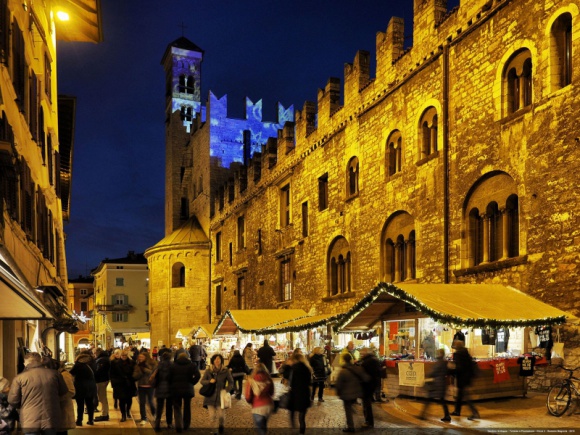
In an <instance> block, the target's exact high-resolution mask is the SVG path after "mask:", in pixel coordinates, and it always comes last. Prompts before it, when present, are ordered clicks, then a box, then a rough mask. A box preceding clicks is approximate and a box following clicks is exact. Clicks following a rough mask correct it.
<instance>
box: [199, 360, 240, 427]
mask: <svg viewBox="0 0 580 435" xmlns="http://www.w3.org/2000/svg"><path fill="white" fill-rule="evenodd" d="M223 363H224V361H223V358H222V356H221V355H220V354H215V355H213V356H212V357H211V360H210V366H209V367H208V368H207V370H206V371H205V373H204V374H203V378H202V379H201V384H202V385H207V384H214V383H215V389H214V391H213V394H212V395H211V396H207V397H205V398H204V399H203V406H204V408H207V410H208V412H209V419H210V421H212V422H215V419H216V417H217V419H218V424H219V426H218V433H220V434H221V433H223V432H224V422H225V414H226V411H225V409H223V408H222V406H221V394H222V391H226V392H228V393H229V392H230V390H232V389H233V388H234V379H233V378H232V374H231V373H230V371H229V370H228V369H227V368H226V367H224V365H223Z"/></svg>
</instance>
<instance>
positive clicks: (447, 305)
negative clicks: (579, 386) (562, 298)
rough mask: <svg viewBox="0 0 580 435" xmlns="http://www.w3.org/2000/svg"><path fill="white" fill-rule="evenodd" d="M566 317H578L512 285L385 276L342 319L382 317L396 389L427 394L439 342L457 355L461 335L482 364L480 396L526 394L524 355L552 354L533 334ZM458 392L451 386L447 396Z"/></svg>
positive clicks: (349, 323)
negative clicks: (407, 280) (428, 281)
mask: <svg viewBox="0 0 580 435" xmlns="http://www.w3.org/2000/svg"><path fill="white" fill-rule="evenodd" d="M566 321H568V322H570V321H578V319H576V318H575V317H574V316H572V315H570V314H568V313H565V312H563V311H561V310H559V309H557V308H555V307H552V306H550V305H547V304H545V303H543V302H541V301H538V300H537V299H534V298H532V297H530V296H528V295H526V294H524V293H522V292H520V291H518V290H516V289H514V288H512V287H507V286H502V285H495V284H405V283H401V284H397V286H395V285H393V284H385V283H380V284H379V285H378V286H377V287H375V288H374V289H373V290H372V291H371V292H369V293H368V294H367V295H366V296H365V297H364V298H363V299H361V300H360V301H359V302H358V303H357V304H355V305H354V306H353V308H352V309H351V310H349V311H348V312H346V313H345V314H344V317H343V318H342V320H341V321H340V322H339V323H338V325H337V326H338V329H339V330H342V331H349V330H351V331H361V330H372V329H373V328H376V327H377V325H380V328H381V330H382V331H384V334H383V337H382V343H381V351H382V353H383V354H384V355H385V356H386V357H387V358H388V359H387V362H386V363H387V374H388V378H387V388H388V391H389V394H390V395H399V394H402V395H409V396H419V397H426V391H425V390H424V389H423V388H422V386H423V383H424V378H425V375H426V374H427V373H429V371H430V368H431V365H432V364H434V363H433V357H434V354H435V350H436V349H444V350H445V352H446V355H447V357H448V358H451V353H452V343H453V341H454V340H456V339H461V340H462V341H464V342H465V346H466V347H467V348H468V349H469V351H470V353H471V355H472V356H473V357H474V358H475V359H476V360H477V363H478V366H479V368H480V369H481V370H480V373H481V374H480V376H478V377H477V378H476V379H475V381H474V383H473V385H472V387H471V393H472V394H471V395H472V398H474V399H483V398H495V397H502V396H515V395H525V392H526V385H527V384H526V382H525V379H524V378H523V377H521V376H520V370H521V365H520V364H522V361H523V360H524V358H533V359H534V363H535V365H541V364H546V363H547V358H546V357H547V356H549V354H548V353H547V352H540V350H541V349H540V348H541V347H542V342H541V341H540V342H539V343H533V341H535V340H541V337H542V336H543V337H544V338H545V337H546V336H545V334H546V332H547V333H548V335H549V331H550V330H551V328H552V327H555V325H559V324H562V323H564V322H566ZM536 334H537V335H536ZM538 337H540V338H538ZM546 343H547V342H546ZM538 345H539V346H538ZM544 349H545V350H546V349H547V347H544ZM534 350H535V351H538V352H537V354H536V353H535V352H534ZM544 353H545V356H543V357H542V355H541V354H544ZM526 361H527V360H526ZM454 393H455V391H454V388H449V389H448V397H447V399H449V400H452V398H453V395H454Z"/></svg>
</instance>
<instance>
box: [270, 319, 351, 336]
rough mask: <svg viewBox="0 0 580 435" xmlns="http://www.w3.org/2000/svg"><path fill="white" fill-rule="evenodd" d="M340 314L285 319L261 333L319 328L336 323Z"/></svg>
mask: <svg viewBox="0 0 580 435" xmlns="http://www.w3.org/2000/svg"><path fill="white" fill-rule="evenodd" d="M342 316H343V315H342V314H318V315H315V316H307V317H302V318H300V319H292V320H287V321H285V322H281V323H278V324H276V325H272V326H270V327H267V328H265V329H264V330H263V331H262V334H278V333H284V332H299V331H305V330H307V329H313V328H319V327H321V326H326V325H329V324H333V323H336V322H337V321H339V320H340V319H342Z"/></svg>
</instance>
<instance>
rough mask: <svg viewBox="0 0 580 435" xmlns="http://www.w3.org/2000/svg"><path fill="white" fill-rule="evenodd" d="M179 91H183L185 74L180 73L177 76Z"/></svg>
mask: <svg viewBox="0 0 580 435" xmlns="http://www.w3.org/2000/svg"><path fill="white" fill-rule="evenodd" d="M178 90H179V92H180V93H183V92H185V74H181V75H180V76H179V89H178Z"/></svg>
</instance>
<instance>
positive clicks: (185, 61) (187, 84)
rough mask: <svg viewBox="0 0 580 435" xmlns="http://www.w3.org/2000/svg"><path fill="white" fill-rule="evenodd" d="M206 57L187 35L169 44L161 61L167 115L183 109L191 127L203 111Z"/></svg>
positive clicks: (185, 121) (183, 117)
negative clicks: (192, 122) (204, 58)
mask: <svg viewBox="0 0 580 435" xmlns="http://www.w3.org/2000/svg"><path fill="white" fill-rule="evenodd" d="M202 60H203V50H202V49H201V48H199V47H198V46H197V45H195V44H194V43H193V42H191V41H190V40H189V39H187V38H185V37H183V36H182V37H181V38H178V39H176V40H175V41H173V42H172V43H171V44H169V45H168V46H167V49H166V50H165V54H164V55H163V59H162V60H161V64H162V65H163V67H164V69H165V113H166V117H167V118H169V117H170V115H171V114H172V113H173V112H175V111H176V110H179V111H180V113H181V118H182V120H183V122H184V125H187V126H188V124H190V123H191V120H192V119H193V118H194V117H195V114H196V113H197V112H199V111H200V107H201V98H200V93H201V62H202ZM188 130H189V128H188Z"/></svg>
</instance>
